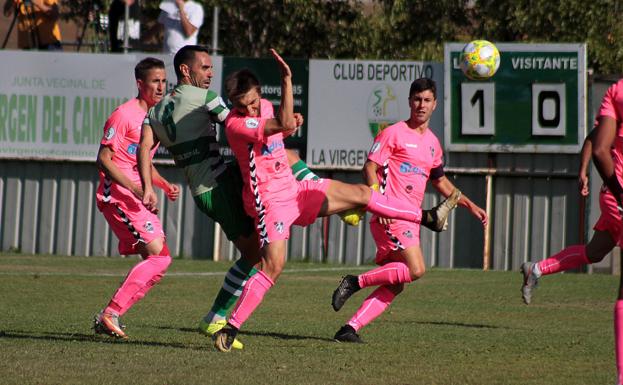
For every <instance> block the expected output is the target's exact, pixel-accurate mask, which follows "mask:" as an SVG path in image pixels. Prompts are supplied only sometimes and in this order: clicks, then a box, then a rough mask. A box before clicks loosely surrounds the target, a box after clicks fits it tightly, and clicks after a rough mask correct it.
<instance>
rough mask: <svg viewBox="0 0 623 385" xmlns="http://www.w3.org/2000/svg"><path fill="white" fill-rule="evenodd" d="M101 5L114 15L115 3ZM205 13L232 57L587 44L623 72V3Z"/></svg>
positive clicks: (78, 11) (350, 3) (246, 7)
mask: <svg viewBox="0 0 623 385" xmlns="http://www.w3.org/2000/svg"><path fill="white" fill-rule="evenodd" d="M96 2H97V1H96ZM99 2H100V3H101V8H102V9H107V4H108V3H109V1H108V0H99ZM93 3H94V1H93V0H78V1H71V2H65V5H64V11H65V12H64V15H65V17H66V18H69V19H74V20H76V21H77V23H78V24H79V25H81V23H82V21H83V20H84V15H85V12H86V11H87V10H88V9H90V8H92V6H93V5H92V4H93ZM158 4H159V1H155V0H144V1H143V2H142V7H143V19H144V20H143V24H144V26H145V28H147V29H150V30H151V27H152V26H153V25H154V24H155V23H156V22H155V20H156V19H157V17H158V12H159V11H158ZM203 5H204V9H205V11H206V18H205V22H204V25H203V27H202V28H201V30H200V41H201V42H203V43H207V44H210V43H211V41H212V38H211V34H212V10H213V7H214V6H219V7H220V15H219V49H220V53H221V54H223V55H226V56H242V57H259V56H266V55H267V52H268V49H269V48H271V47H272V48H276V49H277V50H279V51H280V52H282V53H283V54H284V55H285V56H287V57H303V58H359V59H400V60H436V61H442V60H443V45H444V43H445V42H449V41H465V42H467V41H469V40H472V39H476V38H479V39H481V38H484V39H487V40H492V41H494V42H525V43H529V42H530V43H533V42H578V43H583V42H586V43H587V44H588V65H589V67H593V68H594V69H595V71H598V72H601V73H619V72H623V65H622V64H621V63H622V61H623V23H621V20H623V3H621V2H620V1H618V0H596V1H593V2H586V1H583V0H567V1H558V2H557V1H550V0H513V1H508V0H503V1H499V0H418V1H414V0H371V1H362V0H266V1H256V0H238V1H230V0H206V1H203ZM144 35H145V36H147V37H151V38H154V37H157V34H153V33H149V34H144ZM150 43H152V46H155V47H157V46H158V45H157V44H153V43H154V42H153V41H152V42H150Z"/></svg>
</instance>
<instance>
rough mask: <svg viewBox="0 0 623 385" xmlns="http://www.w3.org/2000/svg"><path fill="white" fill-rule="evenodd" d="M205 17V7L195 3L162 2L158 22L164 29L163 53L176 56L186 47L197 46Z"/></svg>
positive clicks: (188, 1) (168, 0)
mask: <svg viewBox="0 0 623 385" xmlns="http://www.w3.org/2000/svg"><path fill="white" fill-rule="evenodd" d="M203 16H204V13H203V6H202V5H201V4H200V3H197V2H195V1H190V0H175V1H172V0H165V1H162V2H161V3H160V16H158V22H159V23H160V24H162V26H163V27H164V39H163V42H162V43H163V44H162V50H163V52H164V53H167V54H171V55H175V53H176V52H177V51H178V50H179V49H180V48H182V47H183V46H185V45H196V44H197V36H198V35H199V28H201V25H202V24H203Z"/></svg>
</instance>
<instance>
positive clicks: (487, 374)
mask: <svg viewBox="0 0 623 385" xmlns="http://www.w3.org/2000/svg"><path fill="white" fill-rule="evenodd" d="M137 262H138V259H137V258H125V259H124V258H96V257H91V258H84V257H82V258H80V257H54V256H25V255H19V256H8V255H2V256H0V276H1V279H0V292H2V293H5V294H6V295H3V296H1V297H0V308H1V309H2V315H1V316H0V349H1V351H2V357H3V360H2V362H1V363H0V367H1V368H2V381H1V382H2V384H7V385H9V384H16V385H17V384H19V385H28V384H66V385H68V384H111V385H113V384H114V385H117V384H137V385H140V384H188V385H191V384H201V385H207V384H249V385H255V384H257V385H260V384H262V385H265V384H275V385H278V384H288V385H290V384H300V385H308V384H309V385H311V384H366V385H378V384H395V385H398V384H462V385H470V384H472V385H476V384H478V385H482V384H486V385H527V384H530V385H541V384H542V385H545V384H547V385H593V384H594V385H597V384H607V383H612V384H613V383H615V376H616V369H615V360H614V344H613V331H612V306H613V302H614V298H615V293H616V292H617V282H618V277H616V276H606V275H586V274H564V275H562V274H560V275H555V276H549V277H545V278H543V279H542V281H541V287H540V288H539V289H538V292H536V293H535V297H534V300H533V303H532V305H530V306H526V305H524V304H523V303H522V301H521V297H520V293H519V286H520V282H521V277H520V276H519V274H517V273H516V272H482V271H476V270H471V271H470V270H453V271H448V270H439V269H431V271H429V272H428V273H427V275H426V276H425V277H424V278H422V279H421V280H419V281H417V282H415V283H412V284H409V285H407V287H406V288H405V290H404V291H403V293H402V294H400V296H398V297H397V298H396V300H395V301H394V302H393V303H392V305H391V307H390V308H389V309H388V310H387V311H386V312H385V313H384V314H382V315H381V316H380V317H379V318H378V319H377V320H376V321H375V322H373V323H372V324H370V325H368V326H367V327H366V328H364V329H363V330H362V331H361V336H362V338H363V339H364V341H366V342H367V343H366V344H363V345H357V346H353V345H349V344H339V343H335V342H334V341H333V340H332V337H333V334H334V333H335V331H336V330H337V329H338V328H339V327H340V326H341V325H343V324H344V323H345V322H346V321H347V320H348V319H349V317H350V316H351V314H353V313H354V312H355V311H356V309H357V308H358V306H359V305H360V304H361V302H362V301H363V300H364V298H365V297H366V296H367V295H368V294H369V293H370V292H371V290H372V289H371V288H370V289H364V290H362V292H360V293H356V294H355V295H354V296H353V297H352V298H351V299H350V300H349V301H348V302H347V303H346V305H345V306H344V308H343V309H342V310H341V311H340V312H338V313H336V312H334V311H333V309H331V306H330V305H329V303H330V298H331V293H332V291H333V289H334V288H335V286H336V285H337V283H338V282H339V280H340V276H341V275H343V274H345V273H347V272H350V273H353V272H360V271H362V268H355V267H352V266H351V267H349V266H341V267H339V266H328V265H311V264H292V263H288V266H287V267H286V270H285V271H284V273H283V274H282V276H281V278H280V280H279V282H278V283H277V285H275V287H274V288H273V289H272V290H271V291H270V292H269V293H268V294H267V295H266V297H265V298H264V301H263V302H262V304H261V306H260V307H259V308H258V309H257V311H256V312H255V313H254V314H253V316H252V317H251V318H250V319H249V320H248V322H247V323H246V324H245V325H244V327H243V329H242V331H241V335H240V339H241V341H243V342H244V343H245V349H244V350H243V351H236V352H232V353H230V354H222V353H219V352H217V351H215V349H214V348H213V346H212V342H211V341H210V340H209V339H208V338H206V337H204V336H202V335H200V334H199V333H198V332H196V330H195V328H196V326H197V324H198V322H199V320H200V319H201V317H202V316H203V315H204V314H205V313H206V312H207V311H208V309H209V306H210V303H211V301H212V300H213V298H214V296H215V295H216V292H217V290H218V289H219V287H220V285H221V283H222V282H223V278H224V272H225V271H226V270H227V268H229V266H230V264H227V263H214V262H206V261H192V260H176V261H175V263H173V265H172V266H171V268H170V271H169V272H168V273H167V275H165V277H164V279H163V280H162V282H160V283H159V284H158V285H157V286H155V287H154V288H153V290H152V291H150V292H149V294H148V295H147V296H146V297H145V298H144V299H143V300H141V301H140V302H139V303H137V304H136V306H134V307H133V308H132V309H130V311H129V312H128V313H127V314H125V316H124V317H123V322H124V323H125V324H126V325H127V329H126V332H127V333H128V335H129V336H130V339H129V340H128V341H127V342H119V341H112V340H110V339H109V338H105V337H101V338H98V337H95V336H94V335H93V331H92V330H90V326H91V320H92V318H93V315H94V313H96V312H98V311H99V310H100V309H101V308H102V306H104V305H105V304H106V302H107V301H108V299H109V298H110V296H111V295H112V294H113V293H114V291H115V289H116V288H117V286H118V285H119V282H120V280H121V279H123V277H124V276H125V274H126V273H127V271H128V270H129V269H130V268H131V267H132V266H133V265H134V264H136V263H137ZM323 268H324V269H325V271H322V269H323ZM331 268H332V269H331ZM589 329H590V330H589Z"/></svg>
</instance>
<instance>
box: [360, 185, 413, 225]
mask: <svg viewBox="0 0 623 385" xmlns="http://www.w3.org/2000/svg"><path fill="white" fill-rule="evenodd" d="M365 209H366V211H370V212H371V213H373V214H376V215H378V216H381V217H384V218H394V219H402V220H405V221H410V222H417V223H420V221H421V220H422V209H421V208H419V207H414V206H412V205H409V204H405V203H403V202H402V201H401V200H398V199H395V198H388V197H386V196H385V195H383V194H381V193H379V192H377V191H374V190H372V195H371V196H370V201H369V202H368V205H367V206H366V207H365Z"/></svg>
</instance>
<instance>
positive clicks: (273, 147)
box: [262, 142, 284, 155]
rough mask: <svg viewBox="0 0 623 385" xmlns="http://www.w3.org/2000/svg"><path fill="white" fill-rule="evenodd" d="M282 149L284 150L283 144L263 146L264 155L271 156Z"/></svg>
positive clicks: (274, 143)
mask: <svg viewBox="0 0 623 385" xmlns="http://www.w3.org/2000/svg"><path fill="white" fill-rule="evenodd" d="M280 148H284V145H283V142H272V143H270V144H269V145H266V143H264V144H263V145H262V155H270V154H272V153H273V152H274V151H275V150H278V149H280Z"/></svg>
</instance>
